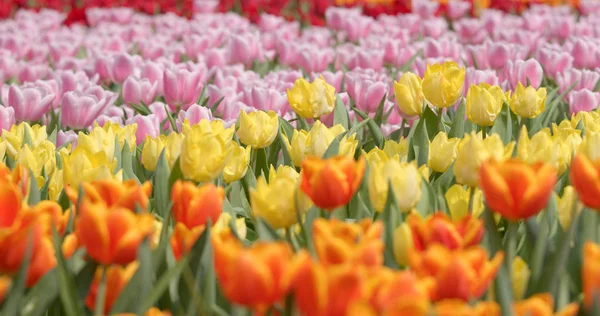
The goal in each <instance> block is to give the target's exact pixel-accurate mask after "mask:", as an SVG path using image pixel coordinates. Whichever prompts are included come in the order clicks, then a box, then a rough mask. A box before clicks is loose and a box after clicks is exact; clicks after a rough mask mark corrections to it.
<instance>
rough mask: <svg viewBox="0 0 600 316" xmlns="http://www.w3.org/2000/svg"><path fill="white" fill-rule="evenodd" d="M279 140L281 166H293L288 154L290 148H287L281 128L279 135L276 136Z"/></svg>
mask: <svg viewBox="0 0 600 316" xmlns="http://www.w3.org/2000/svg"><path fill="white" fill-rule="evenodd" d="M277 137H278V138H279V145H280V146H281V153H282V154H283V164H285V165H286V166H291V165H293V162H292V154H291V153H290V148H289V147H288V144H289V142H288V141H287V138H284V137H287V136H285V134H284V132H283V128H280V129H279V133H278V135H277Z"/></svg>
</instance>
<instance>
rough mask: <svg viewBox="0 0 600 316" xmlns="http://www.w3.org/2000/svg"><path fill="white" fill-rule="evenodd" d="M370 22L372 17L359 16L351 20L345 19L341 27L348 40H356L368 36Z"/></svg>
mask: <svg viewBox="0 0 600 316" xmlns="http://www.w3.org/2000/svg"><path fill="white" fill-rule="evenodd" d="M372 23H373V18H372V17H367V16H360V17H357V18H355V19H352V20H345V21H344V23H343V27H342V29H343V30H344V31H345V32H346V37H347V39H348V40H349V41H351V42H356V41H358V40H360V39H361V38H365V37H367V36H369V33H370V32H371V24H372Z"/></svg>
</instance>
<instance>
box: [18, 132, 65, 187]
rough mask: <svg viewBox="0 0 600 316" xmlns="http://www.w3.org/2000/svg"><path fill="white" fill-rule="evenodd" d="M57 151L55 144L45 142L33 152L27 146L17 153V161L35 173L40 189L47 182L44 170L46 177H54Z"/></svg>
mask: <svg viewBox="0 0 600 316" xmlns="http://www.w3.org/2000/svg"><path fill="white" fill-rule="evenodd" d="M55 149H56V146H55V145H54V143H52V142H51V141H49V140H44V141H42V142H41V143H40V144H39V145H38V146H36V147H35V148H34V149H33V150H31V149H30V148H29V145H27V144H26V145H25V146H23V147H22V148H21V149H20V150H19V152H18V153H17V157H16V161H17V162H18V163H19V164H20V165H22V166H23V167H25V168H27V169H29V170H31V171H32V172H33V174H34V175H35V177H36V182H37V184H38V186H39V188H41V187H42V186H43V185H44V183H45V182H46V180H45V179H44V175H43V173H42V170H45V172H46V175H48V176H49V175H52V173H53V172H54V169H55V168H56V152H55Z"/></svg>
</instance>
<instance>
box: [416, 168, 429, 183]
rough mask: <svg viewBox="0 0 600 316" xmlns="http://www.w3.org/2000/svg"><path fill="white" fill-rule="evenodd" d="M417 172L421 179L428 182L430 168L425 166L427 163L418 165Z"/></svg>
mask: <svg viewBox="0 0 600 316" xmlns="http://www.w3.org/2000/svg"><path fill="white" fill-rule="evenodd" d="M419 173H420V174H421V176H422V177H423V180H425V181H426V182H429V177H430V176H431V169H429V167H427V165H422V166H420V167H419Z"/></svg>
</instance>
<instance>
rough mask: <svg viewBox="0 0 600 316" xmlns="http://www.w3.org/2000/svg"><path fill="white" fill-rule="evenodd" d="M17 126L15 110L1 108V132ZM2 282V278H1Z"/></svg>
mask: <svg viewBox="0 0 600 316" xmlns="http://www.w3.org/2000/svg"><path fill="white" fill-rule="evenodd" d="M14 124H15V109H13V108H11V107H4V106H1V107H0V131H2V130H7V131H10V128H11V127H12V126H13V125H14ZM0 280H2V278H0Z"/></svg>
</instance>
